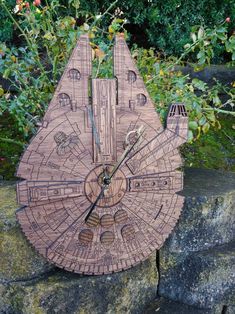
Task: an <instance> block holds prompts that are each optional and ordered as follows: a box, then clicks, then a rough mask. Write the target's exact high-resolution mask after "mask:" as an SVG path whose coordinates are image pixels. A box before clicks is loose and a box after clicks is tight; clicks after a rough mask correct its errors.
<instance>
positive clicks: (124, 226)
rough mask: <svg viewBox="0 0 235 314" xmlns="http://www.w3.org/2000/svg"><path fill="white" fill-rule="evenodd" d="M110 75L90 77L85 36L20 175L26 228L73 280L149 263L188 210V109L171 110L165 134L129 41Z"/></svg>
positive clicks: (117, 50)
mask: <svg viewBox="0 0 235 314" xmlns="http://www.w3.org/2000/svg"><path fill="white" fill-rule="evenodd" d="M114 75H115V77H116V78H115V79H92V80H90V77H91V47H90V44H89V39H88V36H86V35H83V36H81V37H80V39H79V42H78V44H77V46H76V48H75V49H74V51H73V53H72V56H71V58H70V60H69V62H68V64H67V67H66V69H65V73H64V75H63V76H62V78H61V80H60V82H59V84H58V87H57V89H56V92H55V95H54V97H53V99H52V101H51V103H50V104H49V107H48V110H47V112H46V114H45V116H44V119H43V122H42V124H41V126H40V128H39V130H38V133H37V134H36V136H35V137H34V138H33V140H32V141H31V143H30V145H29V146H28V148H27V150H26V151H25V153H24V155H23V157H22V159H21V162H20V164H19V168H18V172H17V175H18V176H19V177H21V178H22V179H24V180H23V181H21V182H20V183H19V184H18V185H17V196H18V202H19V203H20V204H21V205H22V206H23V207H22V208H21V209H20V210H19V211H18V212H17V217H18V220H19V222H20V224H21V226H22V230H23V231H24V233H25V235H26V236H27V238H28V239H29V241H31V243H32V244H33V246H34V247H35V248H36V249H37V250H38V251H39V252H40V253H41V254H42V255H43V256H44V257H45V258H46V259H47V260H49V261H50V262H52V263H54V264H55V265H57V266H58V267H61V268H64V269H66V270H69V271H73V272H76V273H83V274H96V275H99V274H108V273H112V272H117V271H121V270H124V269H127V268H129V267H131V266H134V265H136V264H137V263H139V262H141V261H143V260H145V259H146V258H147V257H148V256H149V254H151V252H153V251H154V250H156V249H159V248H160V247H161V246H162V244H163V243H164V240H165V239H166V237H167V236H168V235H169V233H170V232H171V230H172V228H173V227H174V226H175V224H176V222H177V219H178V217H179V214H180V210H181V208H182V205H183V197H182V196H180V195H178V194H177V192H178V191H180V190H181V189H182V173H181V172H180V171H179V170H177V169H178V168H179V167H180V166H181V165H182V162H181V158H180V155H179V153H178V150H177V148H178V147H179V145H181V144H182V143H183V142H185V141H186V138H187V114H186V112H185V108H184V106H183V105H181V104H177V105H176V104H175V105H172V106H171V108H170V111H169V114H168V118H167V128H166V129H163V128H162V126H161V123H160V120H159V118H158V115H157V113H156V112H155V108H154V106H153V104H152V102H151V100H150V98H149V95H148V93H147V91H146V88H145V86H144V83H143V80H142V79H141V77H140V76H139V73H138V70H137V68H136V66H135V65H134V62H133V60H132V59H131V55H130V52H129V50H128V48H127V45H126V43H125V41H124V38H123V36H119V37H117V38H116V43H115V47H114ZM89 84H90V86H89ZM89 89H91V91H92V99H91V101H90V99H89Z"/></svg>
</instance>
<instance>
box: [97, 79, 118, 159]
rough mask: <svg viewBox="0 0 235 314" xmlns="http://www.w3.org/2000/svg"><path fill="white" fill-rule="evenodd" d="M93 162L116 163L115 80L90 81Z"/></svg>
mask: <svg viewBox="0 0 235 314" xmlns="http://www.w3.org/2000/svg"><path fill="white" fill-rule="evenodd" d="M92 101H93V104H92V109H93V117H94V127H95V130H93V145H94V150H93V152H94V159H93V160H94V162H95V163H100V162H102V161H103V162H114V161H116V80H115V79H92Z"/></svg>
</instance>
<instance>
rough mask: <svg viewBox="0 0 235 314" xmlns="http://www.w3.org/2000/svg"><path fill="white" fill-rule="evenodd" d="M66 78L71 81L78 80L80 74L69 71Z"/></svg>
mask: <svg viewBox="0 0 235 314" xmlns="http://www.w3.org/2000/svg"><path fill="white" fill-rule="evenodd" d="M68 77H69V78H70V79H71V80H77V81H78V80H80V78H81V73H80V72H79V71H78V70H77V69H70V70H69V72H68Z"/></svg>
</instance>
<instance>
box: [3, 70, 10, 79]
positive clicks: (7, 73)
mask: <svg viewBox="0 0 235 314" xmlns="http://www.w3.org/2000/svg"><path fill="white" fill-rule="evenodd" d="M10 73H11V69H10V68H7V69H6V70H5V71H4V72H3V76H2V77H3V78H4V79H8V77H9V75H10Z"/></svg>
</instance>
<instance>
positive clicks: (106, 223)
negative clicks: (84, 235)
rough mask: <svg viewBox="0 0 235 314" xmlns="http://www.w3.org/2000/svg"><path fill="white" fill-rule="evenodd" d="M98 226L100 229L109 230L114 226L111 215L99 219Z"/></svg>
mask: <svg viewBox="0 0 235 314" xmlns="http://www.w3.org/2000/svg"><path fill="white" fill-rule="evenodd" d="M100 224H101V226H102V227H105V228H109V227H111V226H112V225H113V224H114V219H113V216H111V215H108V214H107V215H103V216H102V217H101V219H100Z"/></svg>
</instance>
